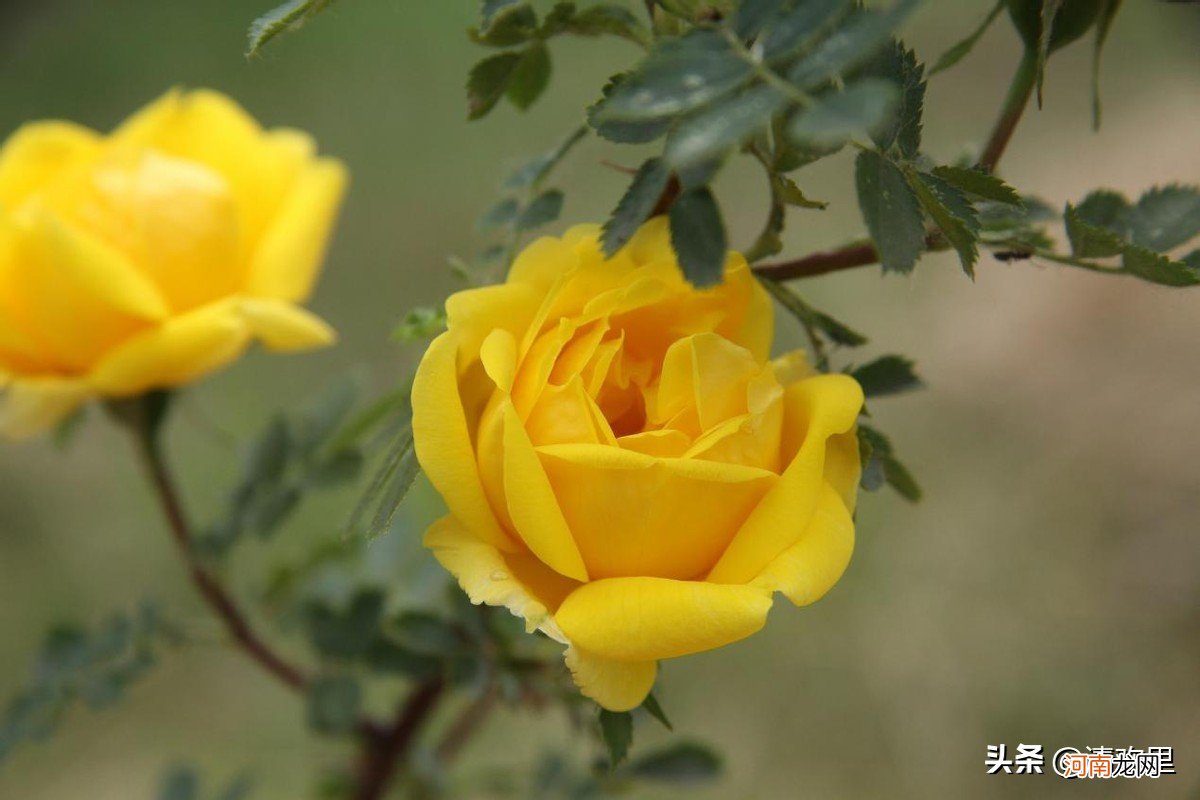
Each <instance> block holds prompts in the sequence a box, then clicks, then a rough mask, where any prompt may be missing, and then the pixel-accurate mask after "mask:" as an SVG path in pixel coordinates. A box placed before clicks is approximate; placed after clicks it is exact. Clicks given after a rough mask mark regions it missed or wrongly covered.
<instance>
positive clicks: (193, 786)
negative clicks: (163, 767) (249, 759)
mask: <svg viewBox="0 0 1200 800" xmlns="http://www.w3.org/2000/svg"><path fill="white" fill-rule="evenodd" d="M252 788H253V784H252V783H251V782H250V779H249V778H247V777H245V776H241V777H237V778H234V779H233V780H232V781H230V783H229V784H228V785H227V786H226V787H225V789H224V790H222V791H220V792H217V793H216V794H206V793H204V792H202V791H201V781H200V773H199V772H197V771H196V770H195V769H194V768H193V767H189V766H177V767H172V768H171V769H170V770H169V771H168V772H167V773H166V774H165V775H164V776H163V779H162V781H161V782H160V783H159V786H158V792H157V794H156V795H155V796H156V797H157V800H246V798H248V797H249V796H250V790H251V789H252Z"/></svg>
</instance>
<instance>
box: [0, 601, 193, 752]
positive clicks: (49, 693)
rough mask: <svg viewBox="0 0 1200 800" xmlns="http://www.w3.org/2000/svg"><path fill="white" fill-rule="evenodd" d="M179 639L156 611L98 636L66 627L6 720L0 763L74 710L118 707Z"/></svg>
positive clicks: (122, 616) (121, 620) (53, 634)
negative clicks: (167, 647) (164, 647)
mask: <svg viewBox="0 0 1200 800" xmlns="http://www.w3.org/2000/svg"><path fill="white" fill-rule="evenodd" d="M178 639H179V634H178V633H177V632H176V630H175V629H174V627H173V626H171V625H169V624H167V623H166V622H165V621H164V620H163V619H162V617H161V616H160V614H159V612H158V609H157V608H156V607H155V606H153V605H149V604H146V605H143V606H142V607H141V608H140V609H139V610H138V611H137V612H135V613H124V612H122V613H119V614H116V615H114V616H113V617H111V618H110V619H109V620H108V621H107V622H105V623H104V624H103V625H101V626H100V627H99V628H97V629H96V630H94V631H88V630H85V629H83V628H80V627H77V626H74V625H62V626H59V627H56V628H54V629H53V630H51V631H50V632H49V634H47V636H46V639H45V641H44V642H43V644H42V649H41V653H40V654H39V655H38V659H37V664H36V666H35V668H34V670H33V674H32V675H31V677H30V680H29V682H28V683H27V684H26V686H25V688H24V689H22V690H21V691H20V692H19V693H17V695H16V696H15V697H13V698H12V699H11V700H10V701H9V703H8V706H7V708H5V710H4V713H3V715H2V716H0V762H3V760H4V759H5V758H6V757H7V756H8V755H9V754H10V753H11V752H12V751H13V750H14V749H15V748H16V747H17V746H18V745H20V744H22V743H24V742H32V741H41V740H44V739H46V738H48V737H49V736H50V735H52V734H53V733H54V732H55V731H56V730H57V729H58V726H59V724H60V723H61V722H62V720H63V718H64V717H65V716H66V715H67V714H68V712H69V711H70V710H71V708H72V707H73V706H75V705H77V704H82V705H84V706H86V707H88V708H90V709H92V710H97V711H98V710H101V709H106V708H109V707H111V706H113V705H114V704H116V703H117V702H118V701H119V700H121V698H122V697H123V696H124V694H125V692H126V690H127V689H128V688H129V687H130V686H131V685H132V684H133V683H134V682H135V681H136V680H138V679H139V678H141V677H142V676H143V675H145V674H146V672H147V671H148V670H149V669H150V668H151V667H152V666H154V664H155V662H156V661H157V659H158V654H159V651H160V649H161V645H163V644H164V643H168V644H170V643H175V642H177V641H178Z"/></svg>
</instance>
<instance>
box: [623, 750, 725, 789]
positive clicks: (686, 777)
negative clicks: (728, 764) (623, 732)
mask: <svg viewBox="0 0 1200 800" xmlns="http://www.w3.org/2000/svg"><path fill="white" fill-rule="evenodd" d="M629 774H630V775H632V776H634V777H637V778H641V779H642V780H647V781H653V782H655V783H668V784H672V785H675V786H695V785H697V784H702V783H706V782H708V781H711V780H714V779H716V778H717V777H718V776H720V774H721V758H720V757H719V756H718V755H717V754H716V753H715V752H713V750H712V749H711V748H710V747H708V746H707V745H703V744H700V743H698V742H678V743H676V744H673V745H669V746H667V747H665V748H663V749H661V750H656V751H653V752H650V753H646V754H645V755H643V756H641V757H639V758H637V759H635V760H634V761H632V762H631V763H630V764H629Z"/></svg>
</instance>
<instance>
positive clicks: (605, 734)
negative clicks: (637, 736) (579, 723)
mask: <svg viewBox="0 0 1200 800" xmlns="http://www.w3.org/2000/svg"><path fill="white" fill-rule="evenodd" d="M600 737H601V739H602V740H603V741H604V747H605V748H606V749H607V750H608V763H609V765H610V766H612V767H616V766H617V765H618V764H620V763H621V762H622V761H624V760H625V756H626V755H628V754H629V745H630V744H632V743H633V715H632V714H630V713H629V712H628V711H609V710H608V709H605V708H602V709H600Z"/></svg>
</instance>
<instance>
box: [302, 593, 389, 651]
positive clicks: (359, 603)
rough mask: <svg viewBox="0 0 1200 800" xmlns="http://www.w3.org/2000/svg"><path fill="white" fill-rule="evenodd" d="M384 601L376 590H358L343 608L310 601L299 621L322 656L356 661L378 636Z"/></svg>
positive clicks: (319, 601) (318, 601)
mask: <svg viewBox="0 0 1200 800" xmlns="http://www.w3.org/2000/svg"><path fill="white" fill-rule="evenodd" d="M383 601H384V597H383V593H382V592H380V591H379V590H377V589H360V590H359V591H358V592H357V593H356V594H355V595H354V596H353V597H352V598H350V601H349V602H348V603H347V605H346V607H345V608H334V607H332V606H329V605H327V604H326V603H325V602H323V601H321V600H317V599H313V600H310V601H309V602H308V603H307V604H305V606H304V608H303V613H302V616H301V619H302V621H303V623H304V626H305V629H306V631H307V633H308V638H309V640H310V641H311V642H312V644H313V647H315V648H316V650H317V652H318V653H320V654H321V655H322V656H325V657H327V658H333V659H354V658H359V657H360V656H362V655H363V654H364V653H366V652H367V649H368V648H369V647H370V646H371V643H372V642H373V641H375V638H376V636H377V634H378V632H379V626H380V622H381V621H382V618H383Z"/></svg>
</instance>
